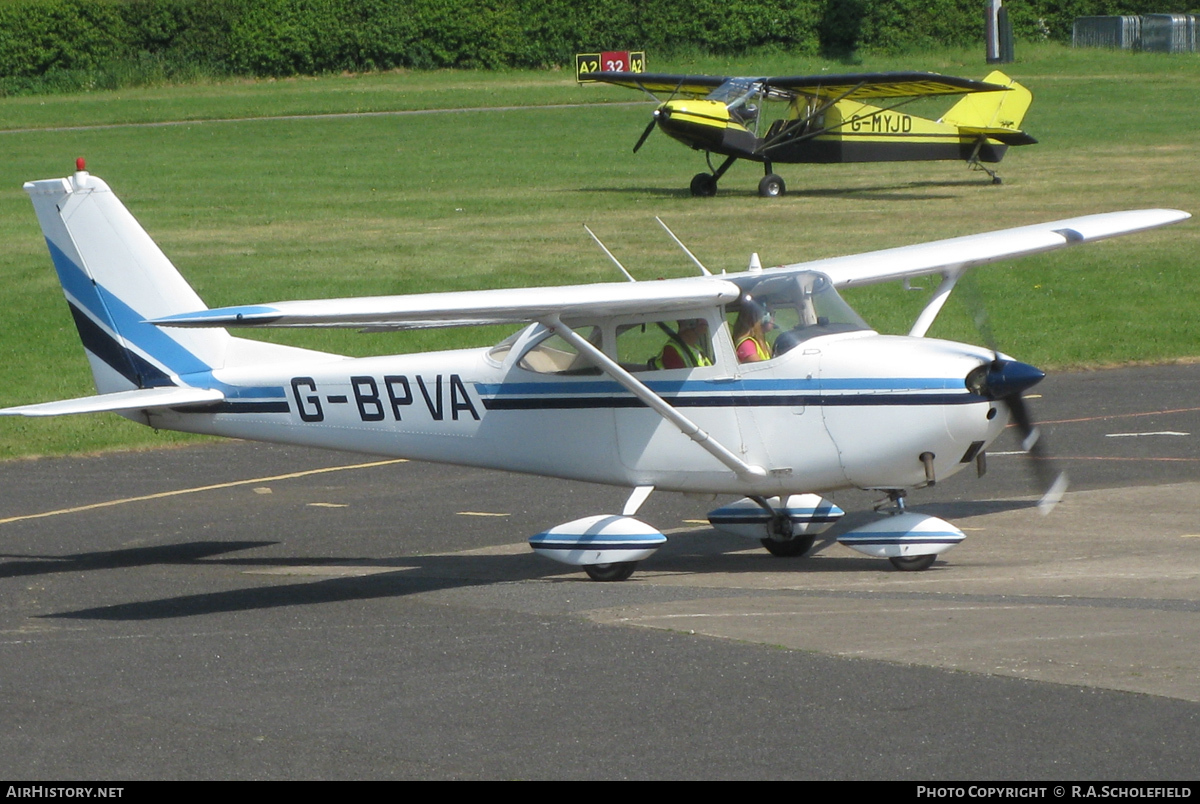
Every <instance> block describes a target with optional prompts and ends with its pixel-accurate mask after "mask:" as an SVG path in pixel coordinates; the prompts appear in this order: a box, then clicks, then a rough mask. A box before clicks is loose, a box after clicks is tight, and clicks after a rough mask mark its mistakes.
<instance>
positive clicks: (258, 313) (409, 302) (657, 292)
mask: <svg viewBox="0 0 1200 804" xmlns="http://www.w3.org/2000/svg"><path fill="white" fill-rule="evenodd" d="M1189 217H1191V216H1190V215H1189V214H1188V213H1186V212H1182V211H1180V210H1173V209H1145V210H1131V211H1127V212H1110V213H1103V214H1098V215H1084V216H1081V217H1077V218H1067V219H1064V220H1060V221H1052V222H1049V223H1039V224H1034V225H1032V226H1021V227H1018V228H1015V229H1005V230H1002V231H997V232H989V233H985V234H976V235H967V236H964V237H955V238H951V239H948V240H939V241H935V242H932V243H921V244H917V245H912V246H901V247H898V248H890V249H884V250H882V251H873V252H868V253H865V254H856V255H852V256H847V257H832V258H829V259H823V260H815V261H812V262H802V263H794V264H792V265H785V266H781V267H779V268H771V269H766V270H763V271H759V272H753V271H752V272H745V273H736V274H722V275H720V276H695V277H686V278H680V279H667V280H662V281H654V282H619V283H618V282H613V283H604V284H595V285H568V286H562V287H545V288H503V289H498V290H478V291H465V292H450V293H425V294H416V295H408V296H371V297H362V298H350V299H329V300H319V301H288V302H279V303H275V304H263V305H251V306H240V307H224V308H218V309H213V310H200V311H197V312H195V313H185V314H180V315H172V316H167V317H164V318H159V319H154V320H152V321H151V322H150V323H153V324H156V325H158V326H165V327H350V328H373V329H375V328H378V329H412V328H420V327H448V326H462V325H467V324H479V323H500V322H525V321H539V320H546V319H550V318H561V320H563V321H578V320H582V319H587V318H591V317H604V316H614V315H629V314H637V313H642V312H662V313H672V312H683V311H685V310H694V309H697V308H701V307H705V306H709V305H717V304H727V303H730V302H732V301H734V300H736V299H737V298H738V297H739V296H740V294H741V292H742V289H741V286H742V284H748V283H751V282H757V281H759V280H760V279H762V278H764V277H765V276H768V275H776V276H778V275H781V274H784V273H788V272H792V273H800V272H804V271H818V272H821V273H824V274H826V275H827V276H829V278H830V279H831V280H832V281H833V283H834V285H835V286H837V287H847V286H850V285H862V284H869V283H873V282H885V281H889V280H896V279H904V278H907V277H915V276H923V275H928V274H939V273H941V274H957V273H961V272H962V271H964V270H966V269H968V268H972V267H975V266H978V265H983V264H985V263H989V262H995V261H997V260H1003V259H1011V258H1014V257H1021V256H1025V255H1029V254H1038V253H1041V252H1044V251H1051V250H1053V249H1057V248H1062V247H1064V246H1068V245H1072V244H1075V243H1086V242H1091V241H1094V240H1100V239H1103V238H1106V237H1115V236H1117V235H1123V234H1129V233H1132V232H1138V231H1142V230H1144V229H1152V228H1155V227H1158V226H1164V225H1166V224H1168V223H1174V222H1176V221H1181V220H1184V219H1186V218H1189Z"/></svg>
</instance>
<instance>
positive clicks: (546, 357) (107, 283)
mask: <svg viewBox="0 0 1200 804" xmlns="http://www.w3.org/2000/svg"><path fill="white" fill-rule="evenodd" d="M78 168H79V169H78V171H77V172H76V173H75V174H74V175H73V176H71V177H68V178H62V179H49V180H45V181H35V182H31V183H28V184H26V185H25V190H26V191H27V192H28V193H29V194H30V196H31V197H32V199H33V204H34V207H35V209H36V211H37V215H38V220H39V221H40V223H41V226H42V230H43V232H44V234H45V236H46V241H47V243H48V244H49V247H50V254H51V257H52V258H53V261H54V267H55V268H56V270H57V271H58V276H59V279H60V280H61V282H62V286H63V290H64V292H65V294H66V297H67V303H68V305H69V307H70V310H71V315H72V316H73V317H74V319H75V324H76V326H77V328H78V330H79V334H80V337H81V338H82V339H83V344H84V348H85V350H86V352H87V357H88V360H89V362H90V364H91V369H92V374H93V376H94V378H95V382H96V389H97V390H98V391H99V394H98V395H96V396H90V397H84V398H81V399H72V400H66V401H61V402H47V403H43V404H34V405H24V406H20V407H14V408H8V409H5V410H3V411H0V413H3V414H5V415H23V416H54V415H59V414H71V413H94V412H98V411H112V412H115V413H118V414H120V415H122V416H124V417H126V418H129V419H132V420H134V421H137V422H141V423H143V424H147V425H150V426H152V427H158V428H163V429H171V430H183V431H187V432H194V433H210V434H214V435H222V436H232V437H236V438H244V439H254V440H260V441H273V442H279V443H287V444H302V445H307V446H316V447H330V448H335V449H342V450H354V451H357V452H365V453H373V454H380V455H390V456H400V457H406V458H412V459H417V460H428V461H440V462H444V463H454V464H463V465H468V466H479V467H487V468H493V469H507V470H512V471H518V472H527V473H531V474H537V475H545V476H552V477H561V478H569V479H574V480H583V481H590V482H596V483H607V484H611V485H615V486H624V487H628V488H632V489H633V492H632V494H631V495H630V497H629V499H628V501H627V502H626V504H625V507H624V510H623V511H621V512H620V513H608V514H600V515H598V516H590V517H586V518H583V519H578V520H575V521H573V522H568V523H565V524H562V525H558V526H557V527H553V528H550V529H549V530H547V531H545V532H543V533H540V534H538V535H536V536H534V537H532V538H531V539H530V545H531V546H532V547H533V549H534V550H536V551H537V552H539V553H542V554H544V555H546V556H549V557H550V558H554V559H557V560H559V561H562V562H565V563H567V564H572V565H578V566H582V567H583V568H584V569H585V570H586V572H587V574H588V575H589V576H591V577H592V578H594V579H596V580H623V579H625V578H628V577H629V575H630V574H631V573H632V572H633V569H634V566H635V565H636V563H637V562H639V561H641V560H642V559H644V558H646V557H647V556H649V555H650V554H651V553H653V552H654V551H655V550H656V549H657V548H658V547H659V546H660V545H662V544H663V543H664V542H665V541H666V537H665V536H663V534H662V533H660V532H659V531H658V530H656V529H655V528H653V527H651V526H650V525H648V524H646V523H644V522H641V521H639V520H638V519H635V518H634V516H635V514H636V513H637V511H638V508H639V506H640V505H641V504H642V503H643V502H644V501H645V500H646V498H647V497H648V496H649V494H650V493H651V492H652V491H653V490H655V489H659V490H667V491H677V492H694V493H700V494H709V495H734V496H737V497H740V498H741V499H739V500H737V501H736V502H734V503H732V504H729V505H724V506H722V507H720V508H717V509H716V510H714V511H712V512H711V513H710V514H709V520H710V521H711V522H712V524H713V525H714V526H715V527H717V528H719V529H721V530H724V531H729V532H732V533H736V534H739V535H742V536H747V537H751V538H757V539H761V540H762V542H763V544H764V545H765V546H766V547H767V549H769V550H770V551H771V552H772V553H774V554H777V555H801V554H803V553H805V552H806V551H807V550H809V549H810V547H811V545H812V543H813V539H814V537H815V536H816V534H818V533H820V532H821V531H823V530H824V529H826V528H828V527H829V526H830V524H832V523H833V522H835V521H836V520H837V519H838V518H839V517H840V516H841V515H842V514H843V512H842V510H841V509H840V508H838V507H837V506H836V505H834V504H832V503H831V502H829V501H827V500H824V499H822V498H821V497H819V496H817V495H819V494H823V493H828V492H831V491H834V490H837V489H846V488H854V487H857V488H863V489H877V490H880V491H882V492H885V493H886V494H887V495H888V497H889V498H890V500H891V505H890V506H888V515H886V516H881V517H880V518H879V519H878V520H877V521H875V522H872V523H871V524H868V525H866V526H864V527H859V528H857V529H854V530H851V531H849V532H846V533H843V534H841V535H840V536H839V537H838V541H839V542H841V543H842V544H845V545H847V546H849V547H852V548H854V549H857V550H860V551H862V552H864V553H867V554H869V555H874V556H879V557H886V558H888V559H890V560H891V562H892V564H894V565H895V566H896V567H898V568H900V569H924V568H926V567H928V566H929V565H930V564H932V562H933V561H934V559H935V557H936V556H937V555H938V554H939V553H942V552H944V551H945V550H947V549H949V548H950V547H952V546H953V545H955V544H957V543H958V542H960V541H961V540H962V539H963V533H962V531H960V530H959V529H958V528H956V527H954V526H953V525H951V524H950V523H948V522H945V521H943V520H941V519H938V518H935V517H932V516H924V515H920V514H917V513H914V512H907V511H905V509H904V496H905V493H906V491H907V490H909V489H913V488H920V487H923V486H926V485H932V484H933V483H934V482H935V481H941V480H942V479H943V478H946V477H948V476H950V475H952V474H954V473H955V472H957V471H958V470H960V469H962V468H964V467H966V466H968V465H970V464H971V463H975V462H978V463H979V464H980V466H982V456H983V455H984V451H985V450H986V449H987V446H988V445H989V444H990V443H991V442H992V440H993V439H995V438H996V437H997V436H998V435H999V434H1000V431H1001V430H1002V429H1003V428H1004V427H1005V425H1006V423H1007V422H1008V421H1009V419H1010V418H1011V419H1013V420H1014V421H1015V423H1016V424H1017V425H1018V426H1019V428H1020V429H1021V432H1022V435H1023V436H1024V437H1025V440H1026V444H1027V449H1034V448H1036V447H1035V442H1036V428H1034V427H1033V425H1032V424H1031V422H1030V420H1029V415H1028V413H1027V412H1026V409H1025V405H1024V403H1023V401H1022V398H1021V394H1022V392H1023V391H1024V390H1025V389H1027V388H1028V387H1029V386H1031V385H1033V384H1034V383H1036V382H1037V381H1038V380H1039V379H1041V378H1042V376H1043V375H1042V373H1041V372H1040V371H1038V370H1037V369H1035V368H1034V367H1032V366H1029V365H1026V364H1024V363H1019V362H1017V361H1015V360H1013V359H1011V358H1009V357H1007V356H1005V355H1002V354H1000V353H999V352H995V351H992V350H989V349H983V348H979V347H976V346H968V345H966V344H961V343H952V342H948V341H942V340H934V339H928V338H925V337H923V336H924V335H925V333H926V331H927V330H928V329H929V326H930V324H931V323H932V322H933V320H934V318H935V317H936V315H937V314H938V312H939V311H940V309H941V308H942V305H943V304H944V303H945V301H946V299H947V297H948V296H949V294H950V292H951V290H952V289H953V287H954V285H955V282H956V281H957V280H958V279H959V277H961V276H962V275H963V273H964V272H965V271H967V270H968V269H970V268H972V267H974V266H977V265H982V264H984V263H987V262H992V261H994V260H999V259H1004V258H1008V257H1016V256H1019V255H1023V254H1034V253H1038V252H1042V251H1049V250H1051V249H1055V248H1059V247H1062V246H1066V245H1070V244H1073V243H1082V242H1088V241H1092V240H1097V239H1100V238H1104V237H1111V236H1114V235H1120V234H1126V233H1129V232H1136V231H1140V230H1143V229H1149V228H1153V227H1156V226H1162V225H1164V224H1168V223H1172V222H1175V221H1180V220H1183V219H1184V218H1187V217H1189V216H1188V214H1187V213H1185V212H1180V211H1177V210H1163V209H1149V210H1138V211H1129V212H1113V213H1108V214H1100V215H1086V216H1083V217H1078V218H1071V219H1068V220H1061V221H1055V222H1053V223H1043V224H1038V225H1034V226H1023V227H1019V228H1016V229H1008V230H1005V231H1000V232H992V233H988V234H979V235H971V236H967V237H957V238H953V239H950V240H942V241H938V242H933V243H925V244H921V245H913V246H905V247H901V248H892V249H886V250H883V251H876V252H872V253H867V254H859V255H855V256H849V257H837V258H833V259H823V260H817V261H815V262H808V263H798V264H795V265H787V266H782V267H779V268H772V269H767V270H763V269H762V268H761V267H760V266H759V264H758V259H757V256H755V257H753V258H752V259H751V263H750V268H749V270H747V271H744V272H740V273H730V274H725V273H722V274H720V275H713V274H711V273H710V272H708V271H707V270H706V269H704V268H703V266H702V265H700V263H699V261H698V260H697V261H696V263H697V265H700V268H701V275H698V276H694V277H688V278H680V279H667V280H663V281H655V282H634V281H629V282H615V283H604V284H593V285H574V286H566V287H544V288H526V289H501V290H479V291H468V292H450V293H428V294H420V295H410V296H380V297H369V298H354V299H330V300H323V301H289V302H280V303H275V304H258V305H248V306H242V307H228V308H224V309H216V310H210V309H207V308H206V307H205V306H204V303H203V302H202V301H201V300H200V298H199V297H198V296H197V295H196V293H195V292H194V291H193V290H192V288H191V287H189V285H188V284H187V282H186V281H184V279H183V277H182V276H180V274H179V273H178V272H177V271H176V269H175V267H174V266H173V265H172V264H171V262H170V261H169V260H168V259H167V258H166V256H164V255H163V253H162V251H160V250H159V248H158V247H157V246H156V245H155V244H154V242H153V241H152V240H151V239H150V237H149V236H148V235H147V234H146V232H145V231H144V230H143V229H142V227H141V226H140V225H139V224H138V223H137V221H136V220H135V219H134V218H133V216H132V215H131V214H130V213H129V212H128V211H127V210H126V209H125V207H124V206H123V205H122V204H121V202H120V201H119V200H118V199H117V198H116V196H115V195H113V193H112V192H111V191H110V190H109V188H108V185H107V184H105V183H104V182H103V181H101V180H100V179H98V178H96V177H94V176H91V175H89V174H88V173H87V172H86V171H85V170H84V167H83V164H82V160H81V161H80V164H79V165H78ZM685 250H686V249H685ZM688 254H689V256H690V254H691V253H690V252H688ZM693 259H694V257H693ZM622 270H624V269H622ZM922 275H940V276H941V277H942V281H941V284H940V285H939V286H938V289H937V291H936V292H935V293H934V294H933V297H932V299H931V301H930V302H929V304H928V305H927V306H926V308H925V309H924V310H923V311H922V312H921V314H920V315H919V316H918V318H917V321H916V322H915V323H914V325H913V327H912V330H911V331H910V332H909V334H908V335H907V336H889V335H880V334H878V333H876V332H874V331H872V330H871V329H870V327H868V326H867V325H866V324H865V323H864V322H863V321H862V319H860V318H859V317H858V315H856V314H855V313H854V311H853V310H851V309H850V307H849V306H847V305H846V303H845V302H844V301H842V299H841V297H840V296H839V295H838V293H837V290H836V289H837V288H839V287H846V286H851V285H859V284H865V283H869V282H882V281H887V280H896V279H901V280H902V279H907V278H910V277H915V276H922ZM629 279H631V280H632V277H629ZM734 318H738V319H739V321H738V322H737V323H736V324H732V325H731V323H730V321H731V320H732V319H734ZM506 322H511V323H514V324H525V325H526V326H524V328H523V329H521V330H520V331H518V332H517V333H515V334H513V335H512V336H511V337H509V338H506V339H505V340H504V341H502V342H501V343H499V344H497V345H496V346H494V347H491V348H482V349H463V350H457V351H446V352H434V353H427V354H418V355H395V356H388V357H368V358H348V357H343V356H341V355H336V354H326V353H323V352H316V351H311V350H307V349H298V348H294V347H288V346H281V345H276V344H270V343H262V342H258V341H251V340H246V339H242V338H236V337H233V336H232V335H230V334H229V332H228V330H229V329H233V328H239V327H356V328H361V329H365V330H374V331H378V330H403V329H410V328H418V327H450V326H462V325H476V324H494V323H506ZM772 328H774V329H775V331H776V332H777V333H778V335H777V336H776V337H775V339H774V342H773V343H770V342H768V339H767V338H766V337H765V336H764V333H765V332H767V331H769V330H771V329H772ZM743 359H745V360H748V361H752V362H742V360H743ZM1035 463H1036V464H1037V465H1042V466H1044V465H1045V462H1035ZM1052 479H1053V480H1054V482H1053V483H1048V485H1051V486H1052V488H1051V489H1050V490H1049V491H1048V493H1047V499H1049V500H1053V498H1054V497H1055V496H1056V495H1057V496H1061V493H1062V489H1063V478H1062V477H1061V476H1060V477H1059V478H1057V479H1054V478H1046V480H1052Z"/></svg>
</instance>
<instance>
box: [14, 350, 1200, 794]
mask: <svg viewBox="0 0 1200 804" xmlns="http://www.w3.org/2000/svg"><path fill="white" fill-rule="evenodd" d="M1198 387H1200V366H1196V365H1181V366H1162V367H1152V368H1136V369H1121V370H1114V371H1104V372H1092V373H1087V374H1071V375H1063V376H1058V377H1052V378H1050V379H1048V380H1047V381H1046V382H1044V383H1043V384H1042V385H1040V386H1038V387H1037V388H1036V389H1035V391H1036V392H1037V393H1038V395H1039V398H1035V399H1034V400H1032V402H1031V404H1032V405H1033V409H1034V413H1035V415H1036V416H1037V417H1038V418H1039V419H1040V420H1041V422H1042V423H1043V430H1044V432H1045V433H1046V438H1047V442H1048V444H1049V445H1050V448H1051V451H1052V452H1053V453H1055V454H1056V455H1058V456H1060V458H1059V464H1060V466H1061V467H1062V468H1065V469H1066V470H1067V471H1068V472H1069V473H1070V474H1071V476H1072V479H1073V484H1072V489H1073V490H1072V491H1071V492H1070V493H1069V494H1068V495H1067V497H1066V498H1065V499H1064V501H1063V502H1062V503H1061V504H1060V505H1059V506H1058V508H1057V509H1056V510H1055V512H1054V513H1053V514H1052V515H1051V516H1049V517H1045V518H1043V517H1041V516H1039V515H1038V513H1037V512H1036V510H1035V509H1034V507H1033V499H1034V491H1033V489H1032V487H1031V484H1030V481H1029V479H1028V473H1027V471H1026V470H1027V468H1028V467H1027V466H1026V465H1025V464H1026V463H1027V459H1026V458H1025V457H1024V456H1021V455H1017V454H1004V453H1015V452H1016V448H1015V446H1014V445H1011V444H1008V443H1007V442H1005V443H998V444H997V445H995V446H994V447H993V451H992V457H991V459H990V462H989V472H988V474H987V475H986V476H985V477H984V478H982V479H975V478H974V477H968V476H965V475H966V473H963V475H961V476H958V477H955V478H952V479H950V480H949V481H947V482H945V483H942V484H939V485H938V486H937V487H935V488H933V489H927V490H924V491H921V492H917V493H915V494H914V495H913V496H912V497H911V498H910V504H911V505H912V506H913V507H914V508H915V510H919V511H926V512H930V513H934V514H937V515H939V516H942V517H945V518H947V519H950V520H951V521H953V522H955V524H957V525H959V526H960V527H961V528H962V529H963V530H964V531H965V532H966V533H967V535H968V538H967V540H966V541H965V542H964V543H963V544H962V545H961V546H959V547H957V548H956V549H955V550H953V551H952V552H949V553H947V554H946V555H945V557H944V561H941V562H939V563H938V564H936V565H935V566H934V567H933V568H932V569H931V570H928V571H926V572H922V573H902V572H896V571H893V570H891V568H890V565H888V564H887V562H886V561H882V560H878V559H870V558H867V557H865V556H861V555H859V554H857V553H854V552H852V551H849V550H847V549H845V548H842V547H840V546H838V545H837V544H836V543H834V542H833V538H832V537H833V536H835V535H836V532H837V531H836V530H835V531H832V532H830V533H829V534H827V535H826V536H827V537H828V538H826V537H822V538H820V539H819V541H818V545H817V548H816V549H815V551H814V553H813V554H811V555H810V556H809V557H806V558H802V559H777V558H773V557H771V556H769V555H767V554H766V552H765V551H763V550H762V549H761V548H758V547H757V546H756V545H754V544H753V543H750V542H744V541H740V540H738V539H736V538H733V537H727V536H722V535H720V534H717V533H715V532H714V531H712V530H711V529H710V528H708V527H707V526H706V525H705V524H703V523H702V520H703V516H704V513H705V512H706V511H707V510H708V509H709V508H710V507H712V506H711V504H710V503H707V502H706V501H701V500H695V499H689V498H686V497H683V496H681V495H655V496H653V497H652V498H651V500H650V501H649V502H648V503H647V504H646V506H645V507H644V508H643V511H642V512H641V516H642V518H644V519H646V520H647V521H649V522H652V523H653V524H655V525H656V526H658V527H660V528H662V529H663V530H664V531H665V532H667V534H668V536H669V537H670V542H669V543H668V545H667V546H666V547H664V548H663V549H662V550H661V551H660V552H659V553H657V554H656V555H655V556H653V557H651V558H650V559H648V560H647V561H645V562H643V564H642V566H641V569H640V570H639V572H638V573H637V574H635V576H634V577H633V578H632V579H631V580H630V581H627V582H625V583H619V584H597V583H593V582H590V581H588V580H586V577H585V576H584V575H583V574H582V573H581V572H576V571H571V570H570V568H567V567H563V566H561V565H557V564H554V563H552V562H549V561H547V560H545V559H542V558H539V557H537V556H535V555H533V554H531V552H530V551H529V548H528V547H527V545H526V544H525V539H526V538H527V537H528V536H529V535H531V534H533V533H536V532H538V531H539V530H542V529H544V528H546V527H548V526H550V525H553V524H556V523H558V522H562V521H566V520H568V519H573V518H576V517H579V516H583V515H586V514H589V513H600V512H604V511H613V510H619V508H620V504H621V502H622V501H623V499H624V497H625V492H623V491H622V490H619V489H607V488H601V487H594V486H586V485H582V484H575V483H565V482H560V481H553V480H545V479H539V478H530V477H520V476H513V475H505V474H501V473H488V472H480V471H475V470H464V469H457V468H451V467H441V466H432V465H428V464H417V463H408V462H395V461H379V460H374V459H370V458H363V457H361V456H352V455H343V454H339V453H328V452H320V451H313V450H299V449H287V448H279V447H268V446H261V445H254V444H247V443H227V444H219V445H213V446H203V447H197V448H190V449H177V450H163V451H154V452H147V453H126V454H116V455H108V456H103V457H93V458H69V459H54V460H38V461H16V462H10V463H7V464H3V465H0V488H3V489H4V493H3V496H2V499H0V667H2V668H3V672H2V673H0V711H3V713H4V717H3V722H4V726H3V728H2V729H0V776H4V777H7V778H11V779H41V780H46V779H53V778H67V777H71V778H78V779H127V778H368V777H370V778H688V777H691V778H889V779H913V780H926V781H932V780H946V779H984V778H987V779H1005V778H1006V779H1035V778H1037V779H1088V778H1092V779H1184V780H1186V779H1193V778H1195V775H1196V772H1197V769H1198V763H1197V761H1196V759H1195V745H1197V744H1200V680H1198V679H1200V674H1197V672H1196V668H1197V666H1200V519H1198V517H1197V515H1196V513H1195V512H1196V511H1198V510H1200V401H1197V399H1196V394H1195V389H1196V388H1198ZM835 499H836V501H837V502H838V503H839V504H840V505H842V507H843V508H846V509H847V510H848V511H850V512H851V513H850V514H849V515H848V516H847V517H846V520H845V521H844V524H842V525H839V526H838V529H844V528H846V527H852V526H853V525H854V524H855V523H861V522H863V521H865V520H867V519H869V518H870V517H872V516H873V514H871V513H870V503H871V501H872V500H873V499H874V497H873V496H872V495H868V494H866V493H863V492H851V493H845V494H839V495H836V496H835ZM698 520H700V521H698Z"/></svg>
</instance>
